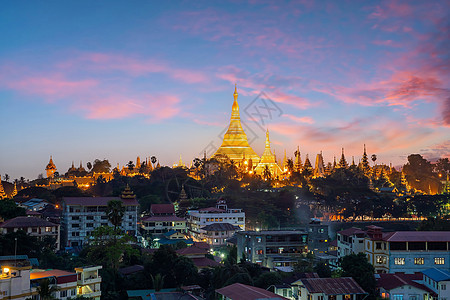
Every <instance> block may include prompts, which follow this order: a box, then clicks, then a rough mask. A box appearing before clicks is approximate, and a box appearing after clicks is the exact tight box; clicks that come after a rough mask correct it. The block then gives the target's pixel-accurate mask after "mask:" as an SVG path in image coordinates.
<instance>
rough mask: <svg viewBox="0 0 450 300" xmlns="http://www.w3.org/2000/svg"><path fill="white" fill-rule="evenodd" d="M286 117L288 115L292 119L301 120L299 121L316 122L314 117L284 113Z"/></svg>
mask: <svg viewBox="0 0 450 300" xmlns="http://www.w3.org/2000/svg"><path fill="white" fill-rule="evenodd" d="M283 116H284V117H287V118H289V119H291V120H292V121H295V122H299V123H307V124H314V119H313V118H311V117H297V116H294V115H290V114H283Z"/></svg>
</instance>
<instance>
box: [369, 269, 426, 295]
mask: <svg viewBox="0 0 450 300" xmlns="http://www.w3.org/2000/svg"><path fill="white" fill-rule="evenodd" d="M378 275H379V277H380V278H379V279H378V280H377V286H378V287H382V288H384V289H385V290H387V291H389V290H391V289H395V288H397V287H401V286H405V285H410V286H414V287H416V288H418V289H421V290H424V291H426V292H428V293H432V294H434V292H433V291H432V290H431V289H429V288H427V287H426V286H424V285H423V284H420V283H418V282H417V281H420V280H422V277H423V275H422V274H421V273H414V274H405V273H394V274H388V273H385V274H378Z"/></svg>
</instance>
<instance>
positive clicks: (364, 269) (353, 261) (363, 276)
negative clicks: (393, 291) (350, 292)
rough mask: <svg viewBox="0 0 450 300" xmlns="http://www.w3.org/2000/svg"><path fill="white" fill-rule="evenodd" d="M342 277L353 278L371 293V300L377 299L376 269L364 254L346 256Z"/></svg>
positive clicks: (342, 265) (342, 264)
mask: <svg viewBox="0 0 450 300" xmlns="http://www.w3.org/2000/svg"><path fill="white" fill-rule="evenodd" d="M341 268H342V277H353V279H355V281H356V282H357V283H358V284H359V285H360V286H361V287H362V288H363V290H365V291H366V292H368V293H369V298H370V299H375V298H376V286H377V282H376V280H375V276H374V273H375V269H374V267H373V266H372V264H370V263H369V261H368V260H367V257H366V255H365V254H364V253H358V254H350V255H347V256H344V257H343V258H342V261H341Z"/></svg>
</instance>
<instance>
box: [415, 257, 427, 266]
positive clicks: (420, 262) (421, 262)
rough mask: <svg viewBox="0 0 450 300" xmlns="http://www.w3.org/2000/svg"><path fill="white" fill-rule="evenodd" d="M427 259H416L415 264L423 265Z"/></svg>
mask: <svg viewBox="0 0 450 300" xmlns="http://www.w3.org/2000/svg"><path fill="white" fill-rule="evenodd" d="M424 261H425V259H424V258H423V257H414V264H415V265H423V264H424Z"/></svg>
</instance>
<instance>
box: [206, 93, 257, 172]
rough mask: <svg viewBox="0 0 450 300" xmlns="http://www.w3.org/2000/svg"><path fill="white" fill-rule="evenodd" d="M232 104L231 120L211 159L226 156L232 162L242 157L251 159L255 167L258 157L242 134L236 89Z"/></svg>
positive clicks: (243, 133)
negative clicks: (220, 143)
mask: <svg viewBox="0 0 450 300" xmlns="http://www.w3.org/2000/svg"><path fill="white" fill-rule="evenodd" d="M233 97H234V102H233V106H232V110H231V119H230V125H229V126H228V130H227V132H226V133H225V135H224V137H223V142H222V145H221V146H220V147H219V149H217V151H216V153H214V155H213V156H212V157H220V156H222V155H226V156H227V157H228V158H229V159H231V160H233V161H238V160H241V159H242V157H246V158H247V159H251V160H252V162H253V164H254V165H256V164H257V163H258V162H259V156H258V154H256V152H255V151H254V150H253V149H252V148H251V147H250V145H249V143H248V140H247V135H246V134H245V132H244V129H243V128H242V124H241V116H240V113H239V104H238V102H237V98H238V93H237V87H236V86H235V88H234V94H233Z"/></svg>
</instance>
